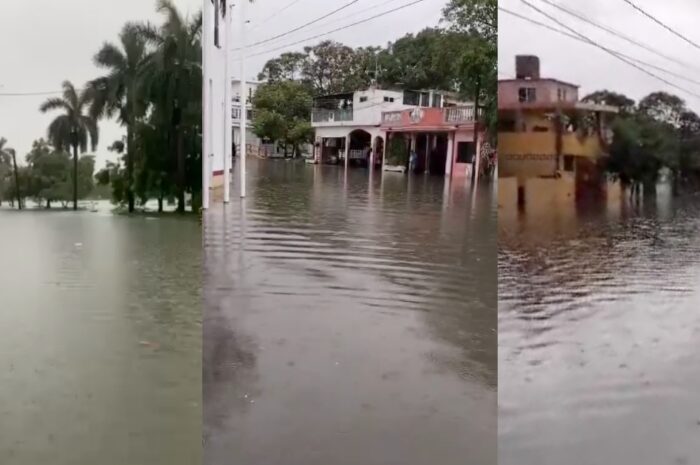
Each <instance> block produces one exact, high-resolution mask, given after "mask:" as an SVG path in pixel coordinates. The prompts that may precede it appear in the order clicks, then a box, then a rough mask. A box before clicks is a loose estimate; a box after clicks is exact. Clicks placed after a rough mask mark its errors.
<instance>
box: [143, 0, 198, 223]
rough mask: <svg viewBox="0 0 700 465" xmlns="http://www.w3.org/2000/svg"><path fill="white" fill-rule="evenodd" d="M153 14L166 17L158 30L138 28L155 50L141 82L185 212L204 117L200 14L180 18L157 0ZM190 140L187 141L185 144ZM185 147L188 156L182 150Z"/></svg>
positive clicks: (170, 5) (162, 0)
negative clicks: (163, 132) (163, 136)
mask: <svg viewBox="0 0 700 465" xmlns="http://www.w3.org/2000/svg"><path fill="white" fill-rule="evenodd" d="M157 11H158V12H159V13H161V14H162V15H163V16H164V22H163V23H162V24H161V25H160V26H154V25H152V24H141V25H138V26H136V27H137V29H138V30H139V33H140V34H141V35H142V37H144V38H145V40H147V41H148V42H149V43H151V44H152V45H153V46H154V51H153V52H152V53H151V54H150V55H149V56H148V57H147V58H146V60H145V62H144V79H145V81H144V82H145V85H146V87H147V91H148V95H149V99H150V101H151V103H152V105H154V106H155V107H157V111H155V113H154V114H155V116H156V117H157V118H158V121H156V122H155V123H157V124H156V126H158V127H162V128H165V127H168V132H169V135H170V136H171V140H172V141H173V145H174V151H175V160H176V170H175V173H176V176H175V179H176V185H177V201H178V205H177V210H178V212H184V211H185V192H186V191H187V190H188V184H189V188H190V189H189V190H190V191H192V192H194V190H195V189H196V187H197V185H198V181H197V180H195V179H193V177H190V178H189V181H190V182H189V183H188V177H187V166H188V165H189V166H192V165H193V164H195V163H196V162H197V160H199V162H200V163H201V150H197V149H194V147H195V145H194V144H192V143H191V142H192V140H193V139H195V138H196V136H197V134H198V133H199V126H200V125H201V115H202V95H201V94H202V91H201V90H202V45H201V29H202V14H201V11H200V12H199V13H198V14H197V15H196V16H195V17H193V18H188V17H185V16H183V15H182V14H181V13H180V12H179V11H178V10H177V8H176V7H175V5H174V3H173V2H172V1H171V0H159V1H158V6H157ZM186 138H189V140H186ZM186 147H189V148H190V150H189V158H190V159H189V160H188V156H187V155H188V154H187V153H186V152H185V151H186Z"/></svg>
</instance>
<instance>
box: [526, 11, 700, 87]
mask: <svg viewBox="0 0 700 465" xmlns="http://www.w3.org/2000/svg"><path fill="white" fill-rule="evenodd" d="M520 1H521V2H522V3H524V4H525V5H527V6H528V7H530V8H532V9H533V10H535V11H537V12H538V13H540V14H541V15H543V16H546V17H547V18H549V19H550V20H552V21H554V22H555V23H557V24H558V25H559V26H561V27H563V28H565V29H568V30H569V31H571V32H572V33H573V34H575V35H577V36H579V37H581V38H582V39H584V40H585V41H586V42H588V43H589V44H591V45H594V46H596V47H598V48H600V49H601V50H604V51H605V52H607V53H608V54H610V55H612V56H613V57H615V58H617V59H618V60H620V61H622V62H624V63H627V64H628V65H630V66H632V67H633V68H636V69H637V70H639V71H641V72H643V73H644V74H646V75H648V76H651V77H653V78H654V79H656V80H658V81H661V82H663V83H664V84H666V85H669V86H671V87H673V88H675V89H678V90H680V91H682V92H685V93H687V94H689V95H692V96H693V97H696V98H699V99H700V94H697V93H695V92H693V91H690V90H688V89H685V88H683V87H681V86H679V85H677V84H674V83H673V82H671V81H669V80H668V79H665V78H663V77H661V76H659V75H657V74H654V73H652V72H651V71H649V70H647V69H644V68H642V67H641V66H639V65H638V64H636V63H634V62H633V61H631V60H629V59H627V58H625V57H623V56H621V55H620V54H619V53H617V52H615V51H613V50H611V49H609V48H608V47H605V46H604V45H601V44H599V43H597V42H595V41H594V40H592V39H590V38H589V37H587V36H586V35H584V34H582V33H580V32H578V31H577V30H576V29H574V28H572V27H570V26H568V25H566V24H564V23H562V22H561V21H559V20H558V19H557V18H555V17H553V16H552V15H550V14H548V13H547V12H545V11H542V10H541V9H540V8H538V7H536V6H535V5H533V4H532V3H530V2H529V1H527V0H520Z"/></svg>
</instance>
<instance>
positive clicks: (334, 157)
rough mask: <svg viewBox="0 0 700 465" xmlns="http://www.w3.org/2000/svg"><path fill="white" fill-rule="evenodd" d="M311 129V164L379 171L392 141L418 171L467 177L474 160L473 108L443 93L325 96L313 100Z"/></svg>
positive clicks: (390, 91)
mask: <svg viewBox="0 0 700 465" xmlns="http://www.w3.org/2000/svg"><path fill="white" fill-rule="evenodd" d="M311 124H312V126H313V128H314V130H315V143H314V159H315V160H316V162H317V163H341V164H345V165H346V166H347V167H350V166H367V165H373V166H379V165H381V164H383V162H384V160H385V159H386V158H385V157H386V149H387V143H388V142H387V141H388V140H390V138H392V137H402V138H404V139H405V140H406V147H407V151H408V152H409V153H410V152H412V151H415V152H416V154H417V156H418V159H417V163H416V169H417V171H419V172H426V173H427V172H429V173H432V174H448V175H451V174H454V175H467V173H468V172H469V169H470V167H471V165H472V164H473V162H474V161H475V159H476V158H477V157H474V153H475V152H476V148H475V147H474V139H473V134H474V106H473V104H468V103H463V102H460V101H459V100H458V99H457V98H456V96H455V95H453V94H451V93H449V92H441V91H435V90H424V91H411V90H397V89H381V88H378V87H374V86H373V87H370V88H368V89H364V90H358V91H355V92H348V93H341V94H334V95H326V96H322V97H318V98H316V99H314V108H313V112H312V117H311ZM470 144H471V145H470ZM453 168H454V169H453Z"/></svg>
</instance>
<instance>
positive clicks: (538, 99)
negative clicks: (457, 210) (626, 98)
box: [498, 56, 617, 204]
mask: <svg viewBox="0 0 700 465" xmlns="http://www.w3.org/2000/svg"><path fill="white" fill-rule="evenodd" d="M615 113H617V108H615V107H611V106H606V105H596V104H591V103H584V102H581V101H580V100H579V94H578V86H577V85H575V84H571V83H568V82H564V81H560V80H558V79H551V78H542V77H540V62H539V58H538V57H536V56H517V57H516V76H515V79H504V80H499V82H498V151H499V166H498V175H499V178H510V179H511V182H510V184H512V189H513V190H515V194H514V195H513V196H514V197H515V198H517V202H518V203H519V204H524V203H525V199H526V198H527V197H529V196H530V194H528V193H527V191H528V190H530V191H532V189H528V183H529V184H530V185H531V186H534V185H535V184H536V182H534V181H533V182H529V180H536V179H540V180H542V179H550V180H557V185H556V187H555V189H554V190H557V191H559V193H560V194H562V195H564V196H567V197H572V198H576V197H577V196H581V195H583V193H584V192H585V191H594V190H596V189H599V188H602V186H603V182H602V181H603V179H604V176H603V173H602V171H601V169H600V168H599V166H600V164H599V161H601V159H602V158H604V157H606V156H607V153H606V146H607V142H608V140H609V137H610V133H609V130H608V128H607V122H608V120H609V118H610V116H611V115H613V114H615ZM501 184H503V185H504V186H505V185H510V184H509V183H508V181H505V180H504V182H503V183H501V182H499V189H500V186H501ZM539 185H540V186H543V185H544V184H542V183H540V184H539ZM539 190H541V189H539ZM532 194H533V195H537V192H534V191H533V192H532ZM506 197H507V196H506Z"/></svg>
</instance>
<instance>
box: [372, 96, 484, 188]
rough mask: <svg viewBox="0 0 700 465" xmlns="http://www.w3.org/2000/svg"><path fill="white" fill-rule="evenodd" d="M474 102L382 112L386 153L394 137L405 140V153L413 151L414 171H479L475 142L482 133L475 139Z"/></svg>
mask: <svg viewBox="0 0 700 465" xmlns="http://www.w3.org/2000/svg"><path fill="white" fill-rule="evenodd" d="M474 116H475V112H474V105H473V104H472V105H462V106H453V107H445V108H414V109H409V110H402V111H389V112H384V113H383V114H382V123H381V129H382V131H383V132H384V133H385V134H386V140H387V143H386V147H387V148H385V149H384V153H385V154H386V152H387V150H388V147H390V146H391V141H392V140H393V139H394V138H396V137H402V138H404V139H405V140H406V146H407V150H408V151H409V153H410V152H411V151H415V152H416V154H417V156H418V159H417V163H416V171H418V172H427V173H430V174H438V175H445V176H448V177H450V178H467V177H470V176H471V175H472V173H473V172H476V173H478V172H479V157H477V156H475V155H476V154H477V153H480V150H479V146H481V142H483V141H484V137H485V134H484V133H483V132H480V133H479V135H478V137H477V138H476V139H477V141H476V143H475V141H474V139H475V137H474V136H475V131H474V123H475V118H474Z"/></svg>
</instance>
